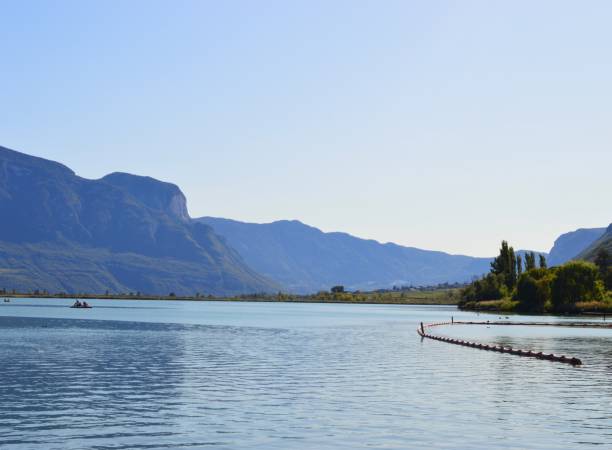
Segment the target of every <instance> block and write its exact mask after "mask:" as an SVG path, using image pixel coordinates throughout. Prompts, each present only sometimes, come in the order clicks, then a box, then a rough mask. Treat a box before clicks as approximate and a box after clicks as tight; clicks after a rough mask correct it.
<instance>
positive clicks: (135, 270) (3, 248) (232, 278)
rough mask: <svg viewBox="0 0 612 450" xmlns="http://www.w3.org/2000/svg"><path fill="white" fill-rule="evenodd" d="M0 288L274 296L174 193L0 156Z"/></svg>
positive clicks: (135, 180) (129, 178)
mask: <svg viewBox="0 0 612 450" xmlns="http://www.w3.org/2000/svg"><path fill="white" fill-rule="evenodd" d="M0 217H2V218H3V220H2V221H0V288H2V287H3V288H6V289H19V290H27V289H48V290H52V291H56V290H61V291H67V292H103V291H105V290H109V291H111V292H126V291H141V292H146V293H152V294H153V293H155V294H157V293H158V294H167V293H169V292H175V293H177V294H194V293H195V292H202V293H214V294H234V293H243V292H253V291H273V290H276V289H277V288H278V287H277V286H276V285H275V284H274V283H272V282H271V281H270V280H267V279H266V278H264V277H262V276H260V275H259V274H257V273H256V272H254V271H253V270H252V269H250V268H249V267H248V266H247V265H246V264H245V263H244V261H243V260H242V258H241V257H240V255H238V253H236V252H235V251H234V250H233V249H231V248H230V247H229V246H228V245H227V244H226V243H225V241H224V240H223V239H221V238H220V237H219V236H218V235H217V234H215V232H214V231H213V230H212V228H210V227H208V226H206V225H205V224H200V223H195V222H192V221H191V220H190V219H189V216H188V214H187V207H186V201H185V197H184V195H183V194H182V192H181V191H180V189H179V188H178V187H177V186H175V185H173V184H170V183H163V182H160V181H157V180H154V179H152V178H148V177H138V176H134V175H130V174H120V173H115V174H111V175H108V176H106V177H104V178H102V179H100V180H87V179H84V178H81V177H78V176H76V175H75V173H74V172H73V171H72V170H70V169H69V168H67V167H65V166H63V165H61V164H59V163H56V162H53V161H47V160H44V159H42V158H36V157H33V156H29V155H25V154H22V153H19V152H15V151H13V150H9V149H7V148H4V147H0Z"/></svg>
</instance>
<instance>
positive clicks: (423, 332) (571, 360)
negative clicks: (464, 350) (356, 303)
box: [417, 319, 612, 366]
mask: <svg viewBox="0 0 612 450" xmlns="http://www.w3.org/2000/svg"><path fill="white" fill-rule="evenodd" d="M455 324H457V325H521V326H561V327H579V328H612V325H610V324H585V323H579V322H578V323H576V322H574V323H571V322H570V323H565V324H563V323H549V322H489V321H486V322H460V321H455V320H454V319H451V321H450V322H438V323H430V324H427V325H424V324H423V322H421V325H420V327H419V328H417V333H419V335H420V336H421V337H423V338H428V339H433V340H434V341H441V342H446V343H449V344H455V345H461V346H463V347H471V348H476V349H479V350H489V351H493V352H498V353H508V354H510V355H516V356H525V357H529V358H537V359H543V360H546V361H556V362H561V363H566V364H571V365H573V366H580V365H582V361H581V360H580V359H579V358H576V357H572V356H565V355H555V354H554V353H543V352H534V351H532V350H521V349H516V348H512V347H506V346H503V345H490V344H482V343H480V342H472V341H465V340H462V339H455V338H450V337H444V336H436V335H434V334H431V333H429V328H433V327H440V326H446V325H455Z"/></svg>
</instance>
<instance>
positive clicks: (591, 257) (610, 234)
mask: <svg viewBox="0 0 612 450" xmlns="http://www.w3.org/2000/svg"><path fill="white" fill-rule="evenodd" d="M602 249H603V250H607V251H608V254H609V255H612V223H611V224H610V225H608V228H607V229H606V232H605V233H604V234H603V235H602V236H601V237H600V238H599V239H597V240H596V241H595V242H593V243H592V244H591V245H589V246H588V247H587V248H586V249H584V250H583V251H582V252H580V254H579V255H578V256H577V259H586V260H587V261H595V258H596V257H597V253H599V251H600V250H602Z"/></svg>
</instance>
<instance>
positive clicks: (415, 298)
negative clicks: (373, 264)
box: [0, 283, 465, 305]
mask: <svg viewBox="0 0 612 450" xmlns="http://www.w3.org/2000/svg"><path fill="white" fill-rule="evenodd" d="M464 286H465V284H459V283H455V284H448V283H443V284H439V285H436V286H418V287H415V286H402V287H394V288H393V289H379V290H376V291H367V292H365V291H351V292H349V291H346V290H345V289H344V287H343V286H334V287H332V288H331V289H330V290H329V291H320V292H317V293H316V294H309V295H294V294H287V293H283V292H278V293H276V294H265V293H254V294H243V295H238V296H227V297H224V296H214V295H208V294H201V293H196V294H194V295H192V296H189V295H187V296H186V295H176V294H174V293H172V292H170V293H169V294H168V295H148V294H144V293H141V292H127V293H110V292H105V293H103V294H95V293H64V292H60V293H49V292H47V291H38V290H37V291H33V292H17V291H14V290H10V291H9V290H5V289H0V297H12V298H19V297H21V298H80V299H116V300H191V301H236V302H288V303H364V304H367V303H374V304H394V305H395V304H396V305H456V304H457V302H458V301H459V298H460V297H459V295H460V292H461V289H462V288H463V287H464Z"/></svg>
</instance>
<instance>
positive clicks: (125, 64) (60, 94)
mask: <svg viewBox="0 0 612 450" xmlns="http://www.w3.org/2000/svg"><path fill="white" fill-rule="evenodd" d="M610 23H612V3H611V2H606V1H601V2H598V1H589V2H575V1H574V2H563V1H537V2H533V1H513V2H488V1H487V2H485V1H483V2H476V1H461V2H456V1H451V2H445V1H421V2H416V1H368V2H364V1H321V2H317V1H278V2H275V1H274V2H273V1H263V0H262V1H243V2H241V1H227V2H213V1H172V2H170V1H164V2H160V1H142V2H141V1H97V2H96V1H87V2H83V1H53V2H51V1H23V0H21V1H7V0H5V1H3V2H2V4H1V6H0V58H1V61H2V64H1V69H0V83H1V86H2V88H1V89H0V102H1V104H2V111H1V112H0V137H1V138H0V145H4V146H7V147H10V148H14V149H16V150H20V151H24V152H26V153H30V154H34V155H38V156H42V157H45V158H49V159H53V160H57V161H61V162H63V163H65V164H66V165H68V166H70V167H71V168H73V169H74V170H75V171H76V172H77V173H78V174H79V175H81V176H84V177H87V178H99V177H101V176H103V175H104V174H106V173H109V172H113V171H125V172H132V173H136V174H143V175H150V176H153V177H156V178H159V179H163V180H167V181H172V182H174V183H176V184H178V185H179V186H180V187H181V188H182V189H183V191H184V192H185V194H186V195H187V197H188V205H189V210H190V213H191V215H192V216H194V217H197V216H203V215H212V216H221V217H230V218H234V219H238V220H246V221H255V222H268V221H272V220H277V219H299V220H301V221H303V222H306V223H309V224H311V225H314V226H317V227H319V228H321V229H323V230H325V231H338V230H340V231H346V232H350V233H352V234H355V235H358V236H361V237H366V238H373V239H377V240H380V241H383V242H386V241H394V242H397V243H400V244H404V245H411V246H417V247H421V248H430V249H439V250H446V251H450V252H454V253H465V254H471V255H492V254H494V253H495V252H496V250H497V247H498V244H499V241H500V240H501V239H507V240H509V241H510V242H511V243H513V244H514V245H515V246H516V247H520V248H533V249H536V250H548V249H549V248H550V246H551V245H552V242H553V240H554V238H555V237H556V236H557V235H558V234H560V233H562V232H565V231H569V230H572V229H575V228H578V227H593V226H604V225H607V224H608V223H609V222H610V221H611V220H612V214H611V212H612V211H611V208H610V194H612V177H611V176H610V173H611V170H610V169H611V168H612V148H611V144H612V126H611V123H612V114H611V113H612V83H611V82H610V80H612V58H610V49H611V48H612V27H610Z"/></svg>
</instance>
